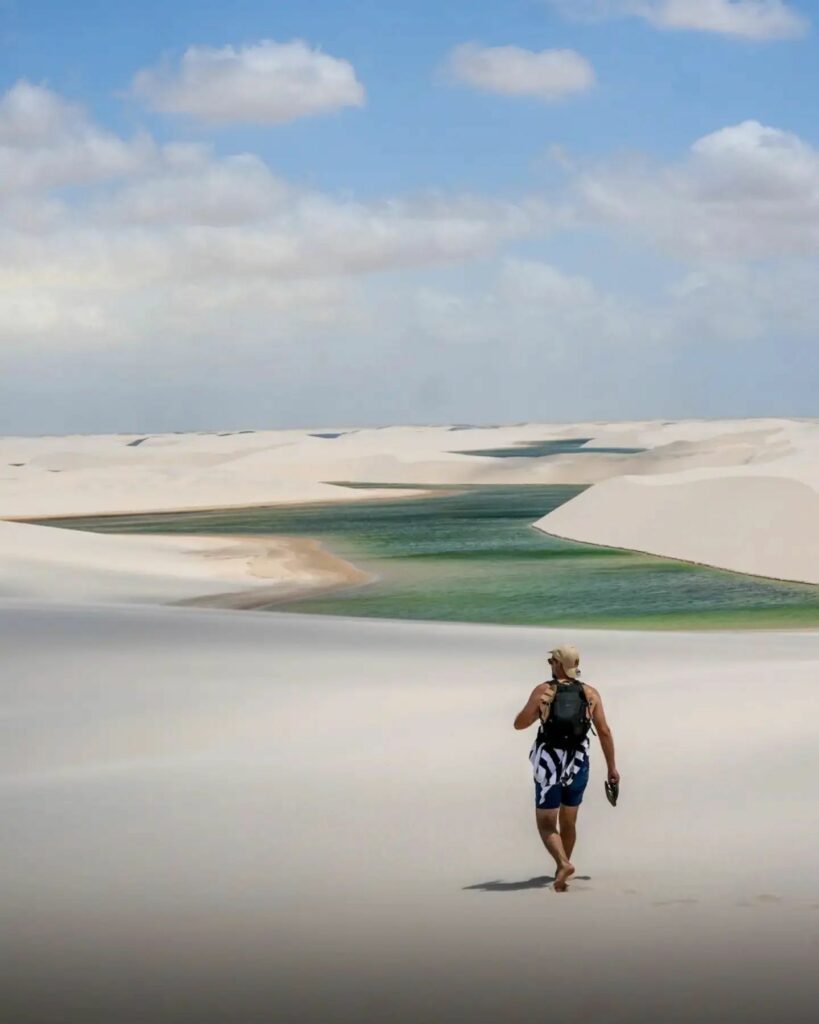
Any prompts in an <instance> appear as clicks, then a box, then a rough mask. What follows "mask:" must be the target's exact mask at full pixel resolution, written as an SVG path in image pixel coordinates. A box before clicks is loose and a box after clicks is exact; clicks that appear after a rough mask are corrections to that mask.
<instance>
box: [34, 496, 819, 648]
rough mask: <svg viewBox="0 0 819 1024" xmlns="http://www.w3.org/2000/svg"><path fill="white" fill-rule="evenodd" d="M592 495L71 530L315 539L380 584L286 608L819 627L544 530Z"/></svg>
mask: <svg viewBox="0 0 819 1024" xmlns="http://www.w3.org/2000/svg"><path fill="white" fill-rule="evenodd" d="M340 486H342V485H340ZM344 486H351V485H344ZM357 486H366V485H357ZM371 486H380V485H371ZM581 490H583V488H582V487H568V486H514V487H500V486H498V487H468V488H459V489H458V490H457V491H456V492H453V491H452V489H451V488H443V487H438V488H436V489H434V493H432V494H430V495H428V496H424V497H415V498H405V497H404V498H397V499H393V500H389V501H384V500H377V501H360V502H355V503H345V504H333V505H302V506H290V507H287V508H262V509H247V510H240V511H237V510H225V511H221V512H191V513H178V514H163V515H144V516H116V517H102V518H89V519H71V520H63V521H62V523H61V525H64V526H67V527H71V528H73V529H92V530H98V531H102V532H106V533H118V532H120V533H137V532H138V533H210V534H219V533H225V534H289V535H305V536H310V537H315V538H317V539H319V540H321V541H322V542H323V543H324V544H325V545H326V546H327V547H328V548H329V549H330V550H331V551H333V552H334V553H336V554H338V555H340V556H341V557H343V558H347V559H348V560H350V561H352V562H354V563H355V564H356V565H358V566H360V567H361V568H364V569H366V570H368V571H370V572H372V573H375V574H377V576H378V577H379V578H378V580H377V581H376V582H374V583H371V584H367V585H364V586H357V587H350V588H346V589H343V590H337V591H335V592H333V593H330V594H324V595H321V596H315V597H312V598H310V597H308V598H304V599H302V600H299V601H290V602H288V603H287V604H276V605H275V608H276V610H279V611H280V610H292V611H303V612H319V613H323V614H338V615H361V616H375V617H389V618H414V619H445V620H457V621H472V622H495V623H518V624H527V625H546V624H554V625H563V624H565V625H586V626H618V627H634V628H698V629H701V628H709V627H731V628H734V627H767V626H803V627H814V626H817V625H819V587H815V586H809V585H807V584H791V583H778V582H775V581H771V580H764V579H759V578H756V577H750V576H742V575H739V574H736V573H728V572H722V571H719V570H715V569H706V568H702V567H699V566H692V565H688V564H685V563H682V562H675V561H672V560H670V559H660V558H653V557H651V556H647V555H639V554H633V553H628V552H623V551H616V550H613V549H610V548H600V547H595V546H592V545H583V544H575V543H571V542H569V541H562V540H558V539H556V538H553V537H549V536H547V535H546V534H544V533H541V532H540V531H539V530H535V529H534V528H533V527H532V526H531V523H532V522H533V521H535V520H536V519H538V518H540V517H541V516H542V515H545V513H546V512H548V511H550V510H551V509H553V508H556V507H557V506H558V505H560V504H562V503H563V502H565V501H568V500H569V499H570V498H572V497H574V496H575V495H576V494H578V493H579V492H580V491H581ZM50 523H51V525H55V521H54V520H51V521H50ZM271 607H273V606H271Z"/></svg>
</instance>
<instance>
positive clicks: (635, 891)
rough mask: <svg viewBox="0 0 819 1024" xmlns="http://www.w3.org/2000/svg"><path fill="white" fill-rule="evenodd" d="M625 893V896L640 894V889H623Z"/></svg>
mask: <svg viewBox="0 0 819 1024" xmlns="http://www.w3.org/2000/svg"><path fill="white" fill-rule="evenodd" d="M623 895H624V896H638V895H639V890H638V889H623Z"/></svg>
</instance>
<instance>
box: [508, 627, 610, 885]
mask: <svg viewBox="0 0 819 1024" xmlns="http://www.w3.org/2000/svg"><path fill="white" fill-rule="evenodd" d="M549 665H550V666H551V670H552V679H551V681H550V682H545V683H539V684H538V685H537V686H536V687H535V688H534V690H532V693H531V695H530V696H529V700H528V701H527V702H526V704H525V705H524V707H523V710H522V711H520V712H519V714H518V715H517V717H516V718H515V728H516V729H528V728H529V726H530V725H533V724H534V723H535V722H537V721H538V720H539V721H540V727H539V728H538V733H537V737H536V738H535V742H534V743H533V744H532V749H531V750H530V751H529V760H530V762H531V764H532V768H533V770H534V776H535V818H536V821H537V829H538V832H539V833H540V838H541V839H542V840H543V844H544V846H545V847H546V849H547V850H548V851H549V853H550V854H551V855H552V857H553V858H554V861H555V867H556V869H557V870H556V873H555V881H554V888H555V891H556V892H565V891H566V890H567V888H568V880H569V878H570V877H571V876H572V875H573V874H574V870H575V869H574V865H573V864H572V862H571V856H572V851H573V850H574V845H575V841H576V838H577V835H576V822H577V812H578V810H579V808H580V804H581V802H582V800H583V793H584V791H585V789H586V785H587V783H588V781H589V730H590V729H591V727H592V725H594V729H595V731H596V732H597V736H598V738H599V739H600V746H601V747H602V748H603V755H604V757H605V758H606V767H607V778H608V782H609V784H611V785H615V784H617V783H619V781H620V773H619V772H618V771H617V768H616V766H615V762H614V739H613V737H612V734H611V729H610V728H609V726H608V722H607V721H606V715H605V712H604V711H603V702H602V700H601V699H600V694H599V693H598V692H597V690H596V689H595V688H594V687H593V686H590V685H589V684H588V683H581V682H579V680H578V679H577V676H578V674H579V673H580V655H579V653H578V652H577V649H576V648H574V647H570V646H568V645H566V646H562V647H556V648H555V649H554V650H553V651H550V652H549Z"/></svg>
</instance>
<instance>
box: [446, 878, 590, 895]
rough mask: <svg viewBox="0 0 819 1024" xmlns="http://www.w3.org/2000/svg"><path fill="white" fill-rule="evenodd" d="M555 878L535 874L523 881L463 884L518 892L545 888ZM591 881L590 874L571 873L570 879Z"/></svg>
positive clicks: (492, 890) (491, 889)
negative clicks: (533, 876)
mask: <svg viewBox="0 0 819 1024" xmlns="http://www.w3.org/2000/svg"><path fill="white" fill-rule="evenodd" d="M554 880H555V878H554V875H537V876H536V877H535V878H527V879H526V881H524V882H501V881H500V879H496V880H495V881H494V882H478V883H477V885H465V886H463V888H464V890H466V889H480V890H481V891H482V892H519V891H520V890H521V889H545V888H546V887H547V886H549V885H551V884H552V882H553V881H554ZM578 880H581V881H584V882H588V881H591V875H572V878H571V881H572V882H574V881H578Z"/></svg>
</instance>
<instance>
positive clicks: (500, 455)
mask: <svg viewBox="0 0 819 1024" xmlns="http://www.w3.org/2000/svg"><path fill="white" fill-rule="evenodd" d="M589 441H591V438H590V437H568V438H563V439H562V440H560V441H525V442H524V443H522V444H518V445H513V446H512V447H511V448H470V449H468V450H466V451H456V452H453V454H454V455H484V456H490V457H492V458H495V459H540V458H543V457H544V456H546V455H565V454H571V455H586V454H601V453H603V454H606V455H634V454H636V453H637V452H644V451H645V448H583V447H582V445H584V444H588V442H589Z"/></svg>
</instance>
